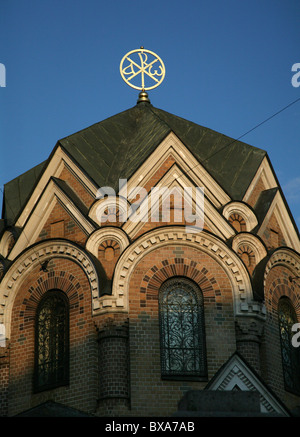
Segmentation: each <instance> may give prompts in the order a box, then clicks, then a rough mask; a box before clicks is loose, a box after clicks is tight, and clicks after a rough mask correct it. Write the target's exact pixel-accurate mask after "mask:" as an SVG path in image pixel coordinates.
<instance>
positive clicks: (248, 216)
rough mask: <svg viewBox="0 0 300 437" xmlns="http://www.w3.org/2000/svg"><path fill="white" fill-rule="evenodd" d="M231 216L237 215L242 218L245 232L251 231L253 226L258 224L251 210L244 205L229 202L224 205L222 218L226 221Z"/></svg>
mask: <svg viewBox="0 0 300 437" xmlns="http://www.w3.org/2000/svg"><path fill="white" fill-rule="evenodd" d="M232 214H238V215H240V216H241V217H243V219H244V220H245V223H246V231H247V232H250V231H252V229H254V228H255V226H257V224H258V221H257V218H256V215H255V214H254V212H253V211H252V209H251V208H249V206H247V205H246V204H245V203H242V202H230V203H228V204H227V205H225V207H224V209H223V216H224V217H225V218H226V220H228V219H229V217H230V216H231V215H232Z"/></svg>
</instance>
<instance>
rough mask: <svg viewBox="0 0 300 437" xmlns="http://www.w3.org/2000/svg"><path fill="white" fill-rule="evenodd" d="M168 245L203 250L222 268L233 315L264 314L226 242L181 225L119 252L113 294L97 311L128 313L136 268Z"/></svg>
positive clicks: (151, 234)
mask: <svg viewBox="0 0 300 437" xmlns="http://www.w3.org/2000/svg"><path fill="white" fill-rule="evenodd" d="M170 245H176V246H180V245H184V246H185V247H189V246H190V247H193V248H196V249H199V250H202V251H203V252H206V253H207V254H209V255H210V256H211V257H212V258H214V259H215V260H216V261H217V262H218V263H219V264H220V265H221V266H222V267H223V269H224V270H225V272H226V274H227V276H228V278H229V280H230V282H231V286H232V292H233V301H234V312H235V314H244V313H245V312H254V313H256V314H257V312H258V313H261V311H263V309H262V308H261V306H259V305H258V303H257V302H255V303H254V302H253V292H252V286H251V281H250V277H249V274H248V271H247V269H246V267H245V265H244V264H243V262H242V261H241V260H240V258H239V257H238V255H237V254H235V253H234V252H233V251H232V250H231V249H230V248H229V247H228V246H227V245H226V244H225V243H223V242H222V241H221V240H220V239H218V238H217V237H215V236H214V235H212V234H210V233H208V232H206V231H202V232H199V233H187V232H186V229H185V227H184V226H169V227H162V228H157V229H155V230H152V231H150V232H148V233H147V234H144V235H142V236H141V237H140V238H139V239H137V240H136V241H134V243H132V244H131V245H130V246H129V247H127V249H126V250H125V251H124V252H123V253H122V255H121V256H120V258H119V260H118V262H117V264H116V269H115V274H114V278H113V286H112V295H111V296H107V297H103V298H102V299H100V312H101V311H103V312H106V311H126V312H127V311H128V310H129V302H128V295H129V290H128V287H129V282H130V276H131V273H132V272H133V271H134V269H135V266H136V265H137V263H138V262H140V260H141V259H142V258H143V257H144V256H145V255H146V254H148V253H150V252H151V251H153V250H155V249H156V248H159V247H164V246H170Z"/></svg>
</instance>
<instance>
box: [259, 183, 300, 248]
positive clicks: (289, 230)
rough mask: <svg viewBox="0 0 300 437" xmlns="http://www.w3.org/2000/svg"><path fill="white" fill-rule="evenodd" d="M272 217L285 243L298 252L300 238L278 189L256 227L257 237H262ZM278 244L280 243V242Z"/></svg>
mask: <svg viewBox="0 0 300 437" xmlns="http://www.w3.org/2000/svg"><path fill="white" fill-rule="evenodd" d="M273 217H274V218H275V221H276V223H277V224H278V226H279V228H280V230H281V232H282V235H283V238H284V240H285V243H286V245H287V246H288V247H291V248H292V249H294V250H296V251H297V252H300V240H299V236H298V232H297V230H296V228H295V224H294V222H293V221H292V219H291V215H290V213H289V211H288V207H287V206H286V203H285V201H284V200H283V198H282V195H281V193H280V191H279V190H278V191H277V192H276V194H275V195H274V198H273V200H272V202H271V204H270V207H269V209H268V212H267V213H266V214H265V217H264V219H263V221H262V223H261V224H260V227H259V228H258V229H257V232H256V233H257V235H258V236H259V237H261V238H263V236H264V232H265V230H266V229H267V227H268V225H269V223H271V222H272V218H273ZM279 245H281V244H280V242H279Z"/></svg>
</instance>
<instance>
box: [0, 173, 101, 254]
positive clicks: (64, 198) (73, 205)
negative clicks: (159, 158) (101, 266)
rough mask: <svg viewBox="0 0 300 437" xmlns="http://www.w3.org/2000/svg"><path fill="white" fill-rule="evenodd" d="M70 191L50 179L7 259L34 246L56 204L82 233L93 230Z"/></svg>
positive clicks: (63, 183) (92, 225)
mask: <svg viewBox="0 0 300 437" xmlns="http://www.w3.org/2000/svg"><path fill="white" fill-rule="evenodd" d="M71 191H72V190H71V189H70V188H69V187H68V186H67V184H66V183H65V182H64V181H61V180H58V179H57V178H51V179H50V180H49V182H48V184H47V185H46V187H45V189H44V190H43V192H42V194H41V195H40V197H39V199H38V201H37V203H36V204H35V205H34V207H33V209H32V211H30V215H29V217H28V219H27V221H26V223H25V224H24V227H23V229H22V232H21V234H20V236H19V238H18V240H17V242H16V244H15V245H14V247H13V249H12V250H11V252H10V253H9V256H8V259H10V260H14V259H15V258H16V257H17V256H18V255H19V254H20V253H21V252H22V251H23V250H24V249H25V248H26V247H28V246H30V245H32V244H34V243H35V242H36V241H37V238H38V236H39V234H40V232H41V230H42V229H43V227H44V225H45V223H46V221H47V220H48V218H49V216H50V214H51V212H52V210H53V208H54V207H55V205H56V203H57V202H60V204H61V205H62V207H63V208H64V209H65V210H66V211H67V213H68V214H69V215H70V217H72V218H73V220H74V221H75V222H76V223H77V224H78V226H79V227H80V228H81V229H82V231H83V232H84V233H85V234H86V235H89V234H91V233H92V232H93V231H94V230H95V226H94V224H93V223H92V222H91V221H90V220H89V219H88V218H87V213H86V210H85V208H84V206H83V205H82V204H81V202H80V200H79V199H78V198H77V196H76V195H75V194H74V195H71Z"/></svg>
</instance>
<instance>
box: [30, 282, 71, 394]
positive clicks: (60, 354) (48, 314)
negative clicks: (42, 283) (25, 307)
mask: <svg viewBox="0 0 300 437" xmlns="http://www.w3.org/2000/svg"><path fill="white" fill-rule="evenodd" d="M68 379H69V303H68V299H67V297H66V295H65V294H64V293H63V292H62V291H59V290H51V291H47V292H46V293H45V295H44V296H43V297H42V299H41V301H40V303H39V305H38V308H37V312H36V324H35V371H34V390H35V391H42V390H46V389H50V388H54V387H58V386H61V385H66V384H67V383H68Z"/></svg>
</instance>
